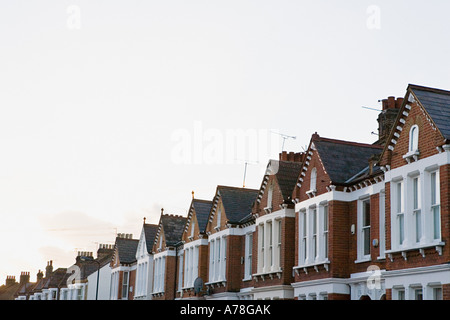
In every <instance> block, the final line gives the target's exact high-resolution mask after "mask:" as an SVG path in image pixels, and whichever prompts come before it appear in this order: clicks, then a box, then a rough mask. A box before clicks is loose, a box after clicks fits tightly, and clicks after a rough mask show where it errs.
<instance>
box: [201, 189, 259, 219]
mask: <svg viewBox="0 0 450 320" xmlns="http://www.w3.org/2000/svg"><path fill="white" fill-rule="evenodd" d="M258 192H259V190H257V189H248V188H237V187H228V186H217V188H216V195H215V197H214V200H213V206H212V208H211V212H210V215H209V220H208V223H211V222H212V221H213V219H214V215H215V213H216V211H217V208H218V206H219V202H220V203H221V204H222V207H223V213H222V214H225V217H226V220H227V222H228V223H233V224H239V223H242V222H243V220H245V219H246V218H247V217H250V216H251V212H252V206H253V204H254V202H255V201H256V199H257V196H258Z"/></svg>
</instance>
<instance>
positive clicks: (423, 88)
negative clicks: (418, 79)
mask: <svg viewBox="0 0 450 320" xmlns="http://www.w3.org/2000/svg"><path fill="white" fill-rule="evenodd" d="M409 89H412V90H414V89H417V90H422V91H430V92H434V93H440V94H445V95H450V91H448V90H444V89H438V88H430V87H424V86H420V85H417V84H411V83H410V84H408V87H407V88H406V90H407V91H408V90H409Z"/></svg>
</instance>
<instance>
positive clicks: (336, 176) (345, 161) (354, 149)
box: [313, 137, 383, 184]
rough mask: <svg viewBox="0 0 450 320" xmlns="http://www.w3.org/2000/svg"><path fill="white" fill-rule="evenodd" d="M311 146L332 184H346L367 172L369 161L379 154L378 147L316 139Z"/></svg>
mask: <svg viewBox="0 0 450 320" xmlns="http://www.w3.org/2000/svg"><path fill="white" fill-rule="evenodd" d="M313 145H314V147H315V149H316V150H317V152H318V155H319V157H320V160H321V161H322V164H323V167H324V169H325V171H326V173H327V174H328V176H329V178H330V180H331V182H332V183H333V184H346V183H349V182H350V181H351V179H352V178H353V177H354V176H355V175H358V174H359V173H360V172H361V171H364V170H367V168H368V166H369V160H370V159H371V158H372V157H374V156H377V155H379V154H381V152H382V149H383V148H382V147H381V146H378V145H371V144H364V143H357V142H350V141H343V140H336V139H328V138H321V137H316V138H315V139H314V140H313Z"/></svg>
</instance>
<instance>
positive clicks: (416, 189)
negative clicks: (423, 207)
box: [413, 178, 419, 209]
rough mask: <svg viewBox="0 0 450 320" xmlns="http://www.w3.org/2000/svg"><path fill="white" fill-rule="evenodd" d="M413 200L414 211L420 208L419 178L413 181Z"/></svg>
mask: <svg viewBox="0 0 450 320" xmlns="http://www.w3.org/2000/svg"><path fill="white" fill-rule="evenodd" d="M413 199H414V201H413V205H414V209H417V208H419V178H414V179H413Z"/></svg>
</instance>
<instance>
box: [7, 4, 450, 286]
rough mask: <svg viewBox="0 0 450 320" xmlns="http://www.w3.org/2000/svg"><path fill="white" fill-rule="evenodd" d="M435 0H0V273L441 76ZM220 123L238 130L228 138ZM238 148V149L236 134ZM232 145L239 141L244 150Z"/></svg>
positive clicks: (338, 130) (445, 79)
mask: <svg viewBox="0 0 450 320" xmlns="http://www.w3.org/2000/svg"><path fill="white" fill-rule="evenodd" d="M449 12H450V3H448V2H446V1H437V0H435V1H427V2H424V1H400V0H398V1H376V0H375V1H364V0H353V1H351V0H347V1H346V0H342V1H325V0H322V1H300V0H297V1H295V0H291V1H287V0H277V1H273V0H272V1H267V0H258V1H256V0H255V1H249V0H239V1H235V0H226V1H213V0H208V1H207V0H203V1H197V0H190V1H179V0H173V1H144V0H139V1H138V0H127V1H124V0H122V1H118V0H108V1H92V0H72V1H61V0H52V1H50V0H40V1H23V0H15V1H7V0H1V1H0V150H1V157H0V257H1V263H0V284H3V283H4V280H5V278H6V275H15V276H16V279H18V276H19V274H20V272H21V271H29V272H31V279H32V280H33V281H34V280H35V276H36V273H37V272H38V269H41V270H43V269H44V268H45V266H46V262H47V261H48V260H53V265H54V267H55V268H58V267H69V266H70V265H71V264H72V263H73V262H74V261H75V255H76V251H77V250H79V251H94V252H95V251H96V248H97V245H98V243H113V242H114V238H115V234H116V232H125V233H133V235H134V237H135V238H137V237H138V236H139V233H140V231H141V226H142V218H143V217H146V218H147V222H151V223H157V222H158V219H159V214H160V208H161V207H164V209H165V212H166V213H174V214H182V215H185V214H186V212H187V210H188V206H189V204H190V200H191V191H192V190H194V191H195V195H196V197H197V198H203V199H211V198H212V197H213V196H214V192H215V188H216V186H217V185H218V184H220V185H230V186H242V184H243V172H244V162H245V161H246V160H247V161H249V162H250V163H249V165H248V167H247V175H246V187H249V188H259V185H260V183H261V179H262V174H263V172H264V168H265V166H266V164H267V161H268V160H269V159H270V158H277V155H278V152H280V151H281V146H282V142H283V140H282V138H281V135H280V134H278V133H281V134H286V135H289V136H295V137H296V139H292V138H289V139H287V140H285V145H284V149H285V150H288V151H295V152H299V151H302V150H303V148H304V147H305V146H307V144H308V143H309V139H310V137H311V134H312V133H314V132H316V131H317V132H318V133H319V134H320V135H321V136H325V137H331V138H337V139H345V140H352V141H359V142H367V143H372V142H374V141H375V140H376V136H374V135H373V134H371V132H376V130H377V122H376V117H377V116H378V113H377V112H375V111H372V110H369V109H365V108H362V107H363V106H366V107H371V108H379V107H380V103H379V102H378V100H379V99H383V98H387V97H388V96H390V95H393V96H403V95H404V93H405V89H406V87H407V85H408V83H414V84H419V85H425V86H430V87H438V88H442V89H449V90H450V77H449V74H450V66H449V63H448V57H449V53H450V52H449V51H450V44H449V41H448V34H449V30H450V20H449V19H448V13H449ZM233 137H238V138H239V139H240V140H239V141H240V142H241V143H242V145H239V143H237V142H236V140H234V139H233ZM241 147H243V148H244V149H241ZM242 150H247V151H246V152H243V151H242Z"/></svg>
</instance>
